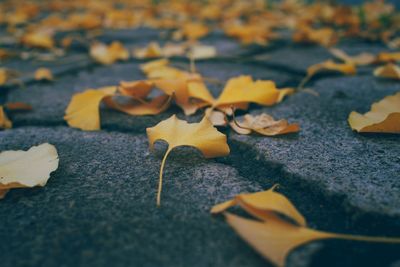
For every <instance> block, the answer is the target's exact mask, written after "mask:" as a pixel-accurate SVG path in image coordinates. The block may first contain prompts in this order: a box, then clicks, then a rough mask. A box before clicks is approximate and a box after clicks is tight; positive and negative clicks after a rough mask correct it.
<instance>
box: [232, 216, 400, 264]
mask: <svg viewBox="0 0 400 267" xmlns="http://www.w3.org/2000/svg"><path fill="white" fill-rule="evenodd" d="M267 216H268V218H266V219H265V220H264V221H263V222H260V221H257V220H250V219H245V218H242V217H239V216H236V215H233V214H230V213H225V217H226V220H227V222H228V224H229V225H230V226H232V228H233V229H234V230H235V231H236V232H237V233H238V234H239V236H241V237H242V238H243V239H244V240H245V241H246V242H247V243H249V244H250V245H251V246H252V247H253V248H254V249H255V250H256V251H257V252H258V253H260V254H261V255H262V256H263V257H264V258H265V259H267V260H269V261H270V262H271V263H273V264H274V265H275V266H280V267H281V266H282V267H283V266H284V265H285V260H286V257H287V256H288V255H289V253H290V252H291V251H292V250H294V249H295V248H297V247H299V246H302V245H304V244H307V243H309V242H312V241H316V240H321V239H344V240H354V241H366V242H382V243H400V238H397V239H396V238H385V237H368V236H353V235H344V234H335V233H329V232H322V231H316V230H312V229H309V228H307V227H302V226H298V225H295V224H291V223H289V222H287V221H285V220H284V219H281V218H279V217H278V216H274V215H272V214H269V215H268V213H267Z"/></svg>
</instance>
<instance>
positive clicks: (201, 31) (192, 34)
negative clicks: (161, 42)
mask: <svg viewBox="0 0 400 267" xmlns="http://www.w3.org/2000/svg"><path fill="white" fill-rule="evenodd" d="M207 33H208V28H207V26H205V25H204V24H201V23H184V25H183V27H182V34H183V35H184V36H185V37H186V38H187V39H189V40H191V41H193V40H197V39H199V38H201V37H204V36H205V35H207Z"/></svg>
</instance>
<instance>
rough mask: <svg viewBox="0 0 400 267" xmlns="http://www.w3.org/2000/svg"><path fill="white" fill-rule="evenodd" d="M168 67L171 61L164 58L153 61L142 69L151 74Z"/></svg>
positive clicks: (141, 67)
mask: <svg viewBox="0 0 400 267" xmlns="http://www.w3.org/2000/svg"><path fill="white" fill-rule="evenodd" d="M168 65H169V60H168V59H165V58H163V59H158V60H153V61H150V62H148V63H145V64H141V65H140V69H141V70H142V71H143V72H144V73H146V74H149V73H150V72H151V71H152V70H155V69H159V68H162V67H166V66H168Z"/></svg>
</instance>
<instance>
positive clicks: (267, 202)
mask: <svg viewBox="0 0 400 267" xmlns="http://www.w3.org/2000/svg"><path fill="white" fill-rule="evenodd" d="M277 187H278V185H277V184H276V185H274V186H273V187H271V188H270V189H268V190H266V191H262V192H256V193H251V194H239V195H236V196H235V197H234V198H233V199H231V200H228V201H225V202H223V203H220V204H218V205H215V206H214V207H213V208H212V209H211V213H212V214H217V213H221V212H223V211H225V210H227V209H229V208H231V207H233V206H236V205H243V204H242V203H245V204H246V206H245V207H248V206H250V207H251V208H252V211H256V212H255V213H252V215H253V216H255V217H257V218H258V219H260V220H264V213H266V212H267V213H269V212H275V213H278V214H281V215H284V216H286V217H288V218H291V219H293V220H294V221H295V222H296V223H297V224H298V225H301V226H306V220H305V219H304V217H303V215H301V213H300V212H299V211H298V210H297V209H296V207H295V206H294V205H293V204H292V202H291V201H290V200H289V199H287V198H286V197H285V196H284V195H282V194H280V193H278V192H275V188H277Z"/></svg>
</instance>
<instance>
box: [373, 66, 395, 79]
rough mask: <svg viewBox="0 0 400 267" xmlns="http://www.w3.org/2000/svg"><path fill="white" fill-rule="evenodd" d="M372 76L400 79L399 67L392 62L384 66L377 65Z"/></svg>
mask: <svg viewBox="0 0 400 267" xmlns="http://www.w3.org/2000/svg"><path fill="white" fill-rule="evenodd" d="M374 76H376V77H382V78H389V79H396V80H400V67H399V66H397V65H395V64H393V63H388V64H386V65H384V66H381V67H377V68H376V69H375V70H374Z"/></svg>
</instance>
